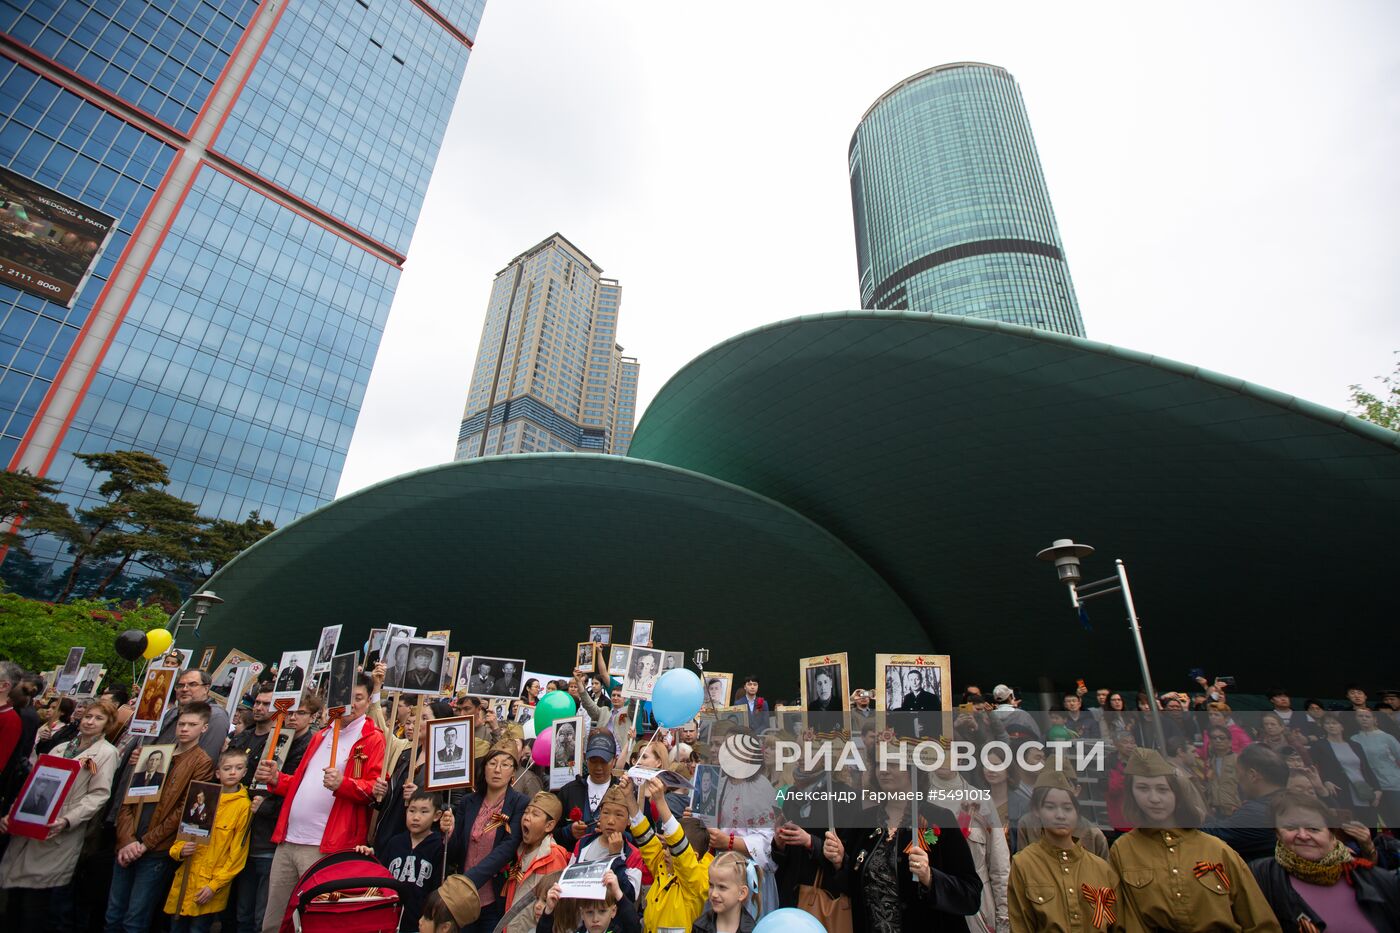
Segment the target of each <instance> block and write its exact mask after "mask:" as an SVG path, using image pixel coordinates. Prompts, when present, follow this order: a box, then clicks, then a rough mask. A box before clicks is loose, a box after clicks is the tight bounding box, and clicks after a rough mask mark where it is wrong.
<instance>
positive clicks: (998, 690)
mask: <svg viewBox="0 0 1400 933" xmlns="http://www.w3.org/2000/svg"><path fill="white" fill-rule="evenodd" d="M1013 693H1014V691H1013V690H1012V689H1011V688H1010V687H1008V686H1007V685H1006V684H997V685H996V686H995V687H993V688H992V699H993V700H996V701H997V702H998V703H1005V702H1006V701H1007V700H1009V699H1011V697H1012V695H1013Z"/></svg>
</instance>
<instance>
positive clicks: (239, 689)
mask: <svg viewBox="0 0 1400 933" xmlns="http://www.w3.org/2000/svg"><path fill="white" fill-rule="evenodd" d="M256 676H257V673H256V672H255V671H254V670H253V665H251V664H240V665H238V666H237V667H236V668H234V669H233V683H232V685H230V687H229V695H228V696H227V697H216V698H215V699H218V700H222V702H223V704H224V708H225V709H226V710H227V711H228V714H229V717H228V731H229V734H232V733H233V725H234V722H235V721H236V720H237V718H238V717H236V716H234V715H233V714H234V713H235V712H237V711H238V707H239V704H241V703H242V702H243V694H244V693H245V692H247V690H248V685H249V684H251V683H252V682H253V678H254V677H256ZM210 696H214V695H213V694H212V693H211V694H210Z"/></svg>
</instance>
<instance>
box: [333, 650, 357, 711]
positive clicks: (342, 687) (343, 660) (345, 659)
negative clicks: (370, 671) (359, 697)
mask: <svg viewBox="0 0 1400 933" xmlns="http://www.w3.org/2000/svg"><path fill="white" fill-rule="evenodd" d="M359 668H360V653H359V652H358V651H347V652H345V653H344V654H337V655H335V656H334V657H333V658H331V667H330V674H329V680H328V681H327V683H326V708H327V709H336V708H338V707H347V706H349V705H350V701H351V700H352V699H353V698H354V696H355V674H356V673H357V672H358V671H359Z"/></svg>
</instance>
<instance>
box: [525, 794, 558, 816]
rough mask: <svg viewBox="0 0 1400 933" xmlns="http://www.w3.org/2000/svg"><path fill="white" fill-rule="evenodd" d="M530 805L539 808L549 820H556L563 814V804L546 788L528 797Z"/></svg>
mask: <svg viewBox="0 0 1400 933" xmlns="http://www.w3.org/2000/svg"><path fill="white" fill-rule="evenodd" d="M529 805H530V806H532V807H534V808H535V809H536V810H539V811H540V812H541V813H543V814H544V815H545V816H547V817H549V818H550V819H551V820H557V819H559V817H561V816H563V815H564V805H563V804H562V803H560V802H559V798H558V797H556V796H554V795H553V794H551V793H550V792H549V791H547V790H542V791H540V792H539V793H538V794H536V795H535V796H533V797H531V798H530V804H529Z"/></svg>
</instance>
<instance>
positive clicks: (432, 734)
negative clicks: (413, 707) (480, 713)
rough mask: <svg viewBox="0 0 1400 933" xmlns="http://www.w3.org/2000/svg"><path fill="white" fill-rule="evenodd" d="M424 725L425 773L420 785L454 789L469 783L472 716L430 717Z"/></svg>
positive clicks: (425, 787) (434, 789) (468, 785)
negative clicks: (425, 725) (426, 728)
mask: <svg viewBox="0 0 1400 933" xmlns="http://www.w3.org/2000/svg"><path fill="white" fill-rule="evenodd" d="M427 726H428V755H427V760H426V766H427V774H426V778H425V780H424V782H423V786H424V789H426V790H430V791H440V790H454V789H456V788H459V787H467V788H469V787H471V786H472V763H473V756H472V749H473V747H474V744H473V736H472V717H470V716H454V717H452V718H450V719H430V720H428V722H427Z"/></svg>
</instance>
